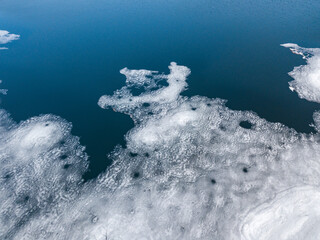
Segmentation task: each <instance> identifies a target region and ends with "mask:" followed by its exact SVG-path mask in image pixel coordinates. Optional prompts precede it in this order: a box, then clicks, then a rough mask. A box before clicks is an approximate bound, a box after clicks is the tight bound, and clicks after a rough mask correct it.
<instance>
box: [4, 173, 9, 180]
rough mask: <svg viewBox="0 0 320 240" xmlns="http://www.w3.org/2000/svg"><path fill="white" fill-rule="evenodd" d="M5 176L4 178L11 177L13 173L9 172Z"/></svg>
mask: <svg viewBox="0 0 320 240" xmlns="http://www.w3.org/2000/svg"><path fill="white" fill-rule="evenodd" d="M3 178H4V179H9V178H11V174H10V173H7V174H6V175H4V177H3Z"/></svg>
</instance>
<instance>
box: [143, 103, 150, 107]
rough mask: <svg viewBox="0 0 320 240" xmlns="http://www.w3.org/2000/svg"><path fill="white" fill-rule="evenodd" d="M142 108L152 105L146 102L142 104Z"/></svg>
mask: <svg viewBox="0 0 320 240" xmlns="http://www.w3.org/2000/svg"><path fill="white" fill-rule="evenodd" d="M142 106H143V107H150V103H147V102H145V103H143V104H142Z"/></svg>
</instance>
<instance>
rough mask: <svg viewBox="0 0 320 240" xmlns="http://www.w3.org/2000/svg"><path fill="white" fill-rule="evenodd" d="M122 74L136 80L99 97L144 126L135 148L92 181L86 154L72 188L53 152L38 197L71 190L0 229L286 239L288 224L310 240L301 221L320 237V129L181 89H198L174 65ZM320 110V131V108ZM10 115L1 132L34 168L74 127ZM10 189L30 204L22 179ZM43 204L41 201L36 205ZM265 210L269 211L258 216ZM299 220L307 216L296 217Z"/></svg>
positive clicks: (135, 135) (19, 235) (88, 235)
mask: <svg viewBox="0 0 320 240" xmlns="http://www.w3.org/2000/svg"><path fill="white" fill-rule="evenodd" d="M122 72H123V73H125V75H126V77H127V78H129V79H127V81H126V83H127V84H128V86H127V87H124V88H122V90H120V91H116V92H115V95H114V96H103V97H102V98H101V99H100V101H99V104H100V106H102V107H103V108H108V107H112V108H114V109H115V110H117V111H120V112H124V113H126V114H129V115H130V116H131V117H132V119H133V120H134V121H135V123H136V125H135V127H134V128H133V129H132V130H131V131H129V132H128V133H127V134H126V141H127V146H126V147H125V148H122V147H117V148H116V149H115V150H114V151H113V152H112V153H111V154H110V157H111V158H113V165H112V166H111V167H110V168H109V169H108V170H107V171H106V172H105V173H103V174H101V175H100V176H99V177H98V178H97V179H96V180H93V181H91V182H88V183H85V184H84V183H81V181H80V182H79V181H78V179H79V178H78V177H77V176H78V174H79V173H80V172H81V169H83V168H82V167H79V169H78V167H77V166H78V165H79V164H80V163H81V162H78V161H76V162H75V163H74V164H73V165H72V166H73V167H74V168H73V169H74V172H73V173H72V174H70V175H68V174H67V175H66V176H69V177H72V179H75V182H72V184H71V187H68V189H72V191H71V192H70V190H68V191H66V192H64V191H63V189H65V188H63V189H60V188H59V187H58V186H60V185H59V184H57V185H54V186H51V185H50V183H51V179H54V176H55V175H56V176H59V177H58V179H64V176H65V175H63V173H64V172H63V171H64V170H65V169H64V168H61V167H57V166H56V164H58V163H59V162H57V161H49V163H52V164H49V163H48V162H47V161H44V162H45V163H46V164H48V165H45V166H48V168H44V167H37V168H36V169H37V170H38V171H39V173H38V174H36V176H38V178H36V182H37V183H38V184H35V185H33V184H29V185H28V188H27V189H30V192H31V193H32V194H33V195H32V194H31V195H32V196H42V194H40V192H39V191H38V188H37V187H36V186H38V185H39V184H40V183H43V184H44V186H46V187H45V189H48V191H47V192H53V193H55V194H53V195H54V196H61V198H58V199H56V200H55V201H44V202H45V203H46V205H44V208H39V209H40V210H39V211H34V213H35V214H29V215H28V214H27V215H26V217H24V218H22V217H21V214H20V215H17V217H15V215H13V217H12V220H11V221H12V222H13V224H11V226H12V227H11V228H10V229H8V228H6V229H4V230H3V232H2V235H1V236H5V237H7V236H10V238H8V239H99V240H100V239H101V240H105V239H114V240H118V239H119V240H120V239H130V240H132V239H139V240H140V239H159V240H160V239H192V240H194V239H201V240H202V239H204V240H206V239H208V240H209V239H219V240H230V239H231V240H233V239H234V240H238V239H245V240H249V239H257V238H255V237H258V239H259V237H262V239H263V237H264V239H279V238H278V236H277V237H276V235H277V234H280V236H290V235H285V234H290V232H288V231H287V230H288V229H294V230H295V232H294V233H295V234H296V236H299V237H301V238H300V239H308V237H309V235H308V234H309V231H305V229H304V228H302V227H301V226H307V227H308V229H311V230H314V233H315V234H318V232H317V231H316V229H315V228H313V227H314V226H315V225H316V226H317V225H318V220H317V219H318V218H317V216H318V215H317V211H315V212H314V211H312V209H313V208H315V207H317V205H319V204H320V202H319V198H318V195H319V186H320V161H319V159H320V145H319V143H320V138H319V134H310V135H307V134H300V133H297V132H296V131H294V130H293V129H289V128H287V127H286V126H284V125H282V124H279V123H270V122H267V121H266V120H264V119H261V118H259V117H258V116H257V115H256V114H254V113H252V112H247V111H233V110H230V109H228V108H227V107H226V106H225V105H224V104H225V101H223V100H220V99H209V98H206V97H200V96H194V97H191V98H189V97H183V96H181V95H180V93H181V92H182V91H183V90H185V88H186V86H187V83H186V78H187V76H188V74H190V70H189V69H188V68H186V67H183V66H179V65H177V64H175V63H172V64H171V65H170V73H169V74H168V75H166V74H157V73H156V72H153V71H147V70H142V71H139V70H134V71H133V70H128V69H125V70H123V71H122ZM144 81H145V83H144ZM138 85H139V86H140V87H142V88H144V89H145V92H142V93H141V94H140V95H136V96H134V95H133V94H132V93H131V92H130V91H131V87H132V86H138ZM150 86H152V87H150ZM130 99H131V101H130ZM51 117H52V116H51ZM51 117H49V118H51ZM314 117H315V126H316V128H318V124H319V123H318V121H319V120H318V118H319V116H318V114H315V116H314ZM2 119H3V121H5V123H3V124H0V130H1V129H2V130H1V131H3V132H4V133H7V132H8V136H11V135H13V136H16V137H13V138H12V140H10V141H9V143H10V145H9V146H10V147H9V149H12V153H10V154H11V155H10V154H9V157H8V158H7V159H8V162H10V161H9V160H10V159H20V158H22V161H17V160H15V161H12V163H13V164H12V166H11V167H13V166H20V165H19V164H21V166H24V164H25V162H30V164H31V165H32V168H31V169H33V168H35V166H37V165H36V164H35V163H37V162H42V156H43V154H44V151H48V149H51V148H53V147H54V146H56V144H57V143H58V142H57V139H60V136H62V135H61V134H59V133H60V132H59V131H58V129H61V128H60V127H58V126H60V125H59V124H62V126H65V125H64V124H63V121H60V120H59V121H53V122H52V123H53V125H52V124H51V127H49V126H50V125H49V126H45V125H43V124H44V123H45V119H42V118H40V119H36V120H35V121H31V123H32V124H31V123H29V122H27V123H25V124H26V126H24V124H22V125H19V126H18V127H11V126H12V125H10V124H9V123H7V122H8V121H9V118H7V117H3V118H2ZM34 123H36V124H35V125H34ZM30 124H31V125H30ZM13 126H15V125H14V124H13ZM46 127H49V128H48V129H47V128H46ZM20 128H21V129H20ZM62 129H63V128H62ZM12 131H13V132H12ZM63 132H64V131H63ZM9 133H11V134H9ZM44 133H46V134H44ZM66 133H67V136H68V137H70V138H71V139H72V137H71V136H70V135H69V132H68V131H66ZM4 139H11V138H8V137H5V138H4ZM17 139H22V140H23V141H17ZM40 139H41V140H40ZM7 141H8V140H6V141H5V142H7ZM58 145H59V144H58ZM76 146H78V147H79V145H76ZM6 149H7V148H6ZM13 149H14V150H15V151H13ZM30 149H32V151H30ZM67 149H69V150H71V149H73V147H71V146H70V147H67ZM4 151H5V149H0V152H1V153H2V152H4ZM29 152H30V154H31V155H29ZM49 152H51V150H50V151H49ZM45 156H46V155H45ZM59 156H60V154H59ZM3 159H5V158H3ZM28 159H31V160H28ZM47 159H48V160H49V159H54V158H50V157H49V158H47ZM76 159H77V158H76ZM2 161H4V160H2ZM80 166H81V164H80ZM9 169H10V168H9ZM51 171H52V174H51V175H50V178H47V172H49V173H51ZM25 174H26V175H27V178H26V179H27V180H26V181H25V182H27V183H29V182H34V181H35V180H32V181H29V180H28V177H29V178H30V176H29V175H28V174H29V171H26V173H25ZM18 176H20V175H18ZM32 176H33V175H32ZM18 179H20V178H18ZM22 179H25V178H22ZM48 179H49V180H48ZM63 182H64V181H63ZM73 183H75V184H73ZM47 184H49V186H50V187H47ZM5 186H6V188H4V190H3V193H4V194H7V196H6V197H5V198H3V199H8V200H9V201H11V202H12V204H11V205H10V207H11V209H20V208H21V207H20V205H18V204H17V203H16V201H15V198H14V194H12V195H10V193H11V192H10V189H16V188H17V187H18V186H19V185H18V184H16V183H13V184H11V185H5ZM63 186H64V185H63ZM18 189H20V188H18ZM21 189H24V188H21ZM290 189H291V190H290ZM15 191H18V190H15ZM18 192H19V191H18ZM45 196H47V195H45ZM65 196H67V197H65ZM3 199H1V201H5V200H3ZM36 199H37V198H36ZM44 199H48V198H47V197H45V198H44ZM49 199H50V198H49ZM308 199H309V200H310V201H309V200H308ZM295 200H297V201H295ZM47 202H48V203H47ZM318 202H319V203H318ZM299 203H301V204H300V205H299ZM21 206H23V207H25V206H28V205H25V204H23V203H22V204H21ZM33 206H37V205H36V204H34V205H31V207H32V208H31V207H30V208H31V209H33ZM41 206H42V205H41ZM30 208H27V210H28V211H27V212H30V210H29V209H30ZM22 209H24V208H22ZM36 209H38V208H36ZM44 209H46V211H44ZM275 209H282V211H280V212H279V213H277V215H275V217H276V219H277V220H279V221H280V220H281V224H282V225H281V228H279V226H277V225H275V224H270V222H271V221H272V218H271V217H269V216H270V213H272V212H274V211H275ZM292 209H298V210H299V211H297V212H294V211H293V210H292ZM303 214H304V216H302V215H303ZM0 216H1V217H3V216H4V214H3V213H2V212H1V215H0ZM23 216H25V215H23ZM268 217H269V218H268ZM21 218H22V219H23V221H22V222H23V225H22V226H23V227H20V226H21V225H20V223H21V220H20V219H21ZM259 219H264V220H263V221H262V222H260V224H257V220H259ZM292 219H296V220H297V221H296V222H297V223H299V224H300V225H294V224H295V222H292V221H291V220H292ZM293 225H294V228H293V227H292V226H293ZM268 233H270V234H269V235H268ZM292 234H293V232H291V235H292ZM2 238H4V237H2ZM283 239H288V238H283Z"/></svg>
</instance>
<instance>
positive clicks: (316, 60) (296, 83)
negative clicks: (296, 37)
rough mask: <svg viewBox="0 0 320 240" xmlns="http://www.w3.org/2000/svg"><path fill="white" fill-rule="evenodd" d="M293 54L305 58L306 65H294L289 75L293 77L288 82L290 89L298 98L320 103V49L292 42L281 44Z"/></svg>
mask: <svg viewBox="0 0 320 240" xmlns="http://www.w3.org/2000/svg"><path fill="white" fill-rule="evenodd" d="M281 46H283V47H286V48H289V49H290V50H291V51H292V52H293V53H294V54H298V55H301V56H302V57H303V59H306V61H307V65H301V66H299V67H295V68H294V69H293V70H292V71H291V72H290V73H289V75H290V76H291V77H292V78H293V79H294V80H293V81H291V82H289V85H290V90H291V91H296V92H297V93H298V95H299V97H300V98H304V99H306V100H308V101H311V102H317V103H320V49H318V48H303V47H300V46H298V45H297V44H293V43H286V44H282V45H281Z"/></svg>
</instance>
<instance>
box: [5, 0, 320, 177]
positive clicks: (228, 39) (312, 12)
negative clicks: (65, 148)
mask: <svg viewBox="0 0 320 240" xmlns="http://www.w3.org/2000/svg"><path fill="white" fill-rule="evenodd" d="M319 12H320V1H317V0H310V1H305V0H296V1H287V0H285V1H281V0H278V1H276V0H273V1H272V0H256V1H253V0H252V1H250V0H243V1H239V2H238V3H237V2H236V1H227V0H222V1H216V0H211V1H209V0H198V1H190V0H184V1H182V0H167V1H164V0H159V1H154V0H153V1H151V0H150V1H145V0H139V1H133V0H127V1H113V0H99V1H97V0H90V1H89V0H88V1H84V0H80V1H79V0H77V1H76V0H69V1H61V0H45V1H44V0H28V1H22V0H1V2H0V22H1V29H4V30H8V31H10V32H12V33H16V34H20V35H21V40H19V41H15V42H13V43H10V44H8V47H9V50H6V51H1V52H0V79H2V80H3V84H2V87H3V88H7V89H9V92H8V95H7V96H6V97H4V98H2V107H3V108H5V109H7V110H8V111H9V112H10V113H11V115H12V117H13V118H14V119H15V120H16V121H20V120H23V119H27V118H29V117H32V116H35V115H39V114H45V113H53V114H56V115H59V116H61V117H63V118H65V119H67V120H68V121H70V122H72V123H73V134H75V135H77V136H80V137H81V143H82V144H83V145H85V146H86V147H87V153H88V154H89V155H90V162H91V166H90V169H91V172H90V173H88V174H87V176H86V178H90V177H94V176H96V175H97V174H98V173H99V172H101V171H103V170H104V169H105V168H106V167H107V166H108V165H109V164H110V160H108V159H107V156H106V155H107V153H108V152H110V151H112V149H113V148H114V147H115V146H116V145H117V144H122V145H125V142H124V139H123V135H124V134H125V133H126V132H127V131H128V130H129V129H130V128H131V127H132V126H133V123H132V121H131V120H130V118H129V117H128V116H125V115H122V114H119V113H115V112H113V111H112V110H102V109H100V108H99V107H98V105H97V101H98V99H99V97H100V96H101V95H103V94H111V93H112V92H113V91H114V90H116V89H118V88H120V87H121V86H122V85H123V84H124V77H123V76H121V75H120V74H119V70H120V69H121V68H123V67H128V68H135V69H139V68H145V69H152V70H159V71H165V72H167V66H168V65H169V63H170V62H171V61H176V62H177V63H179V64H182V65H186V66H188V67H189V68H191V70H192V74H191V76H190V78H189V80H188V82H189V90H188V91H186V92H185V94H186V95H189V96H191V95H204V96H208V97H220V98H224V99H227V100H228V103H227V105H228V106H229V107H230V108H232V109H240V110H252V111H254V112H257V113H258V114H259V115H260V116H261V117H264V118H266V119H267V120H269V121H273V122H281V123H284V124H286V125H288V126H289V127H293V128H295V129H296V130H298V131H301V132H310V131H312V129H311V128H310V126H309V124H310V123H311V122H312V113H313V112H314V111H315V110H316V109H318V108H319V107H318V104H316V103H311V102H307V101H306V100H302V99H299V98H298V96H297V94H296V93H292V92H291V91H290V90H289V88H288V81H290V80H291V79H290V77H289V76H288V75H287V72H289V71H291V70H292V68H293V67H294V66H298V65H300V64H304V61H303V60H302V59H301V58H300V57H299V56H296V55H293V54H292V53H291V52H290V51H288V49H285V48H281V47H280V46H279V45H280V44H281V43H286V42H294V43H297V44H299V45H300V46H303V47H320V27H319V22H320V14H319Z"/></svg>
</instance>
